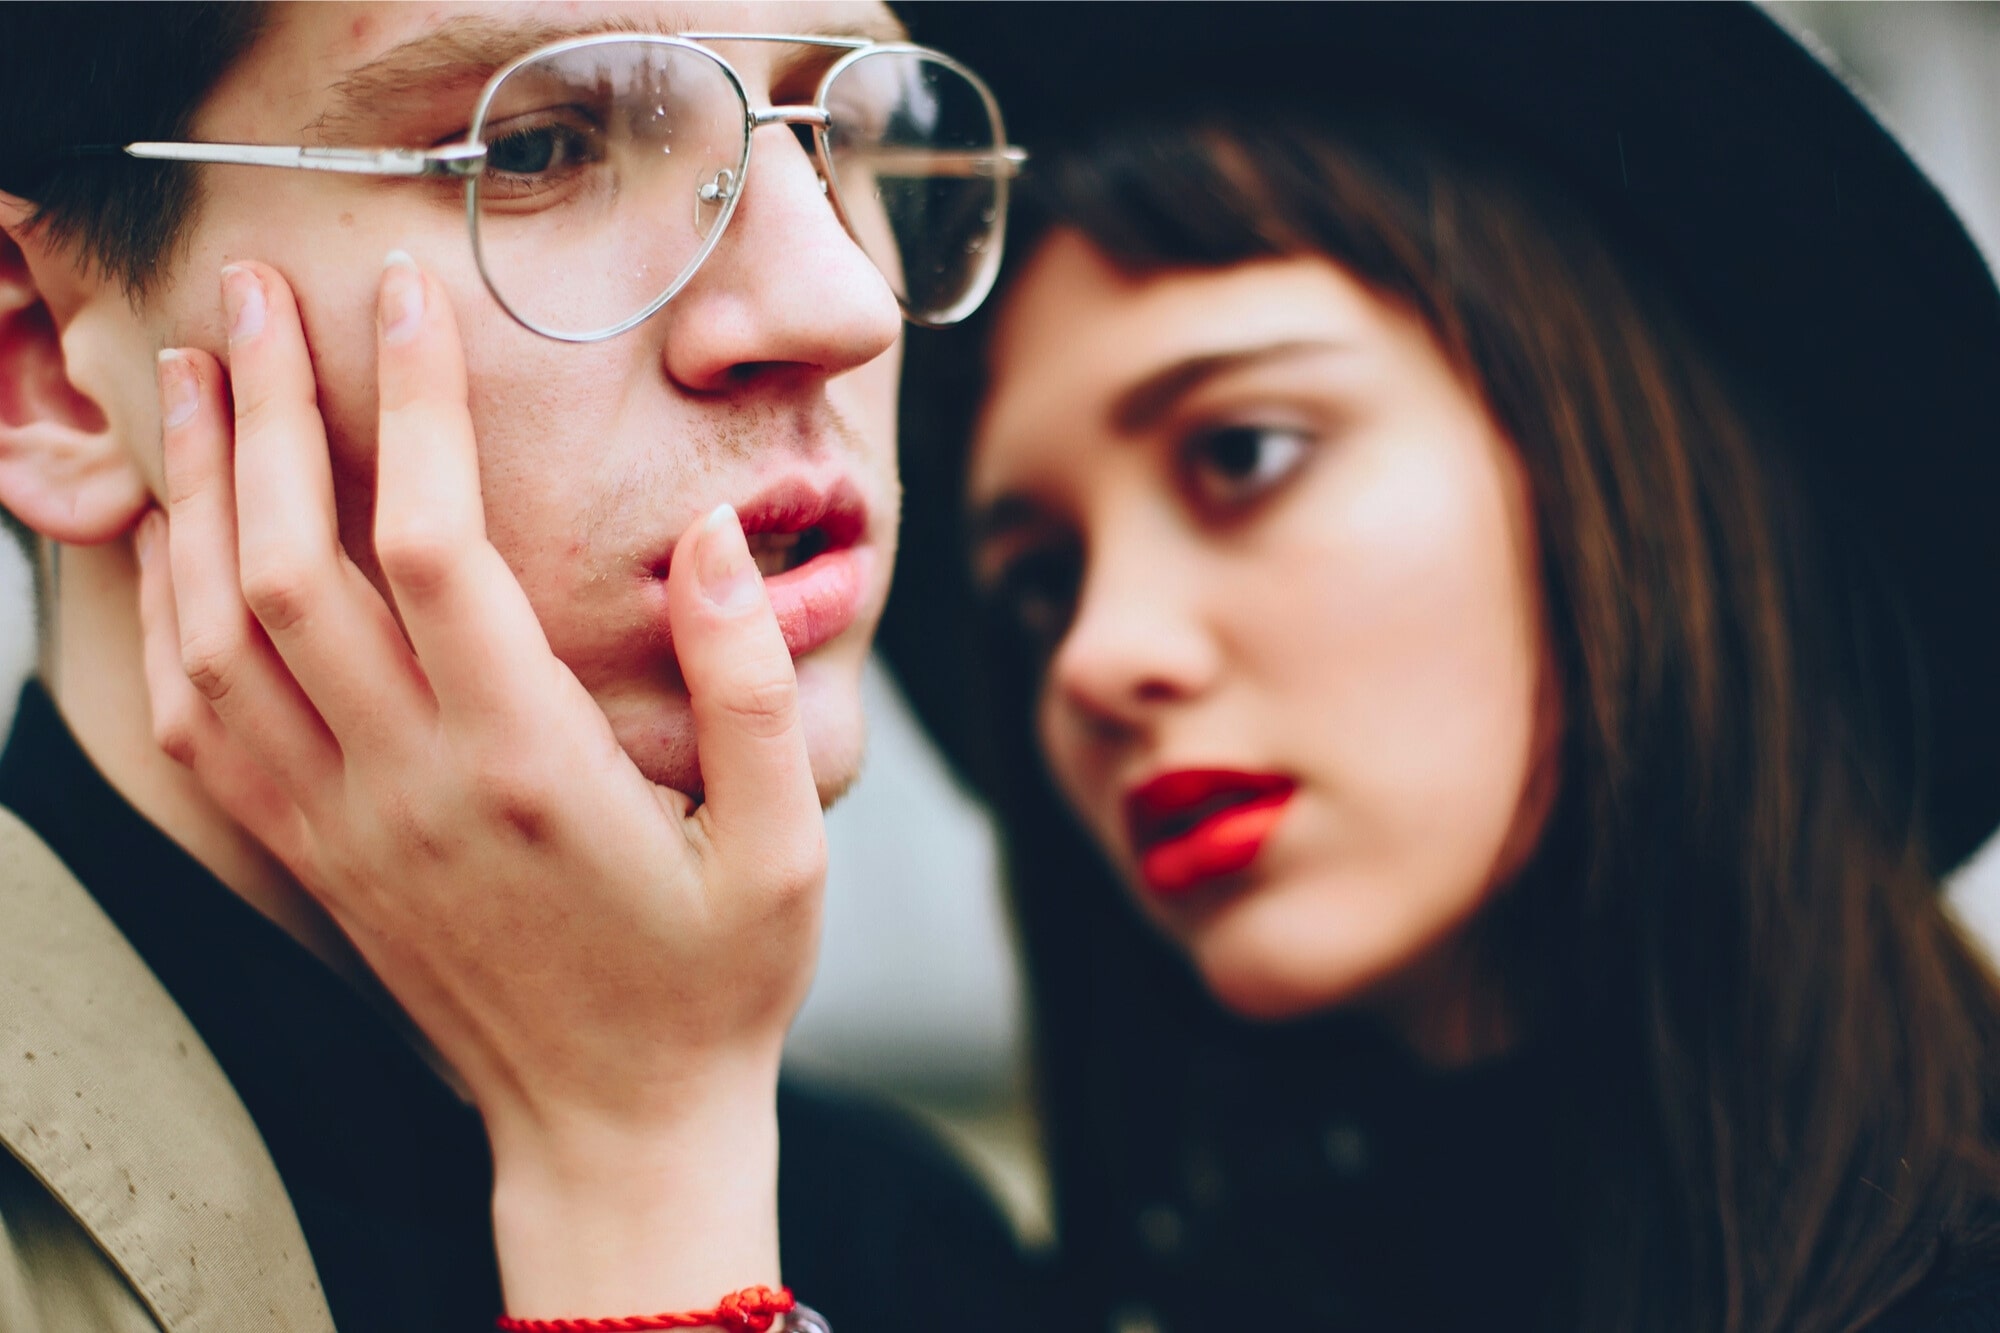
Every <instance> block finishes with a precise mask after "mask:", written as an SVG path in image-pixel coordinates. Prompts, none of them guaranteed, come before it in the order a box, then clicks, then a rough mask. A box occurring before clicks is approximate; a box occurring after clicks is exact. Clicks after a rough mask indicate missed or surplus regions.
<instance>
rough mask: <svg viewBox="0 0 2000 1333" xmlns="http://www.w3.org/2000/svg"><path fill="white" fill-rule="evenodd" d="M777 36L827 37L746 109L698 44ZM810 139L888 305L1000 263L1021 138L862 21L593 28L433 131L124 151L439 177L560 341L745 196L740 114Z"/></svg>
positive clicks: (732, 75) (630, 305)
mask: <svg viewBox="0 0 2000 1333" xmlns="http://www.w3.org/2000/svg"><path fill="white" fill-rule="evenodd" d="M710 41H732V42H735V41H744V42H749V41H780V42H791V43H797V44H801V45H806V46H818V47H827V48H832V49H835V50H838V51H840V52H841V53H842V54H840V55H839V57H838V58H837V59H836V60H835V61H834V63H833V64H832V65H831V66H829V67H828V69H827V71H826V73H825V75H823V76H822V77H821V79H820V82H819V89H818V93H817V95H816V96H815V97H814V99H813V101H812V103H811V104H810V105H805V106H773V107H767V108H764V109H762V110H757V109H753V108H752V107H751V105H750V99H749V96H748V94H747V93H745V91H744V87H743V81H742V79H741V78H740V77H739V76H738V75H737V73H736V71H735V69H734V68H732V67H731V66H730V64H729V62H728V61H726V60H724V59H723V58H722V57H721V56H720V55H718V54H717V53H716V52H714V51H712V50H710V49H709V48H708V47H706V46H702V45H699V44H698V43H700V42H710ZM768 125H785V126H788V127H792V128H793V130H794V132H795V133H797V134H798V135H799V137H800V139H801V140H802V141H804V142H808V143H809V144H810V148H811V151H812V152H813V153H814V156H815V158H816V166H817V169H818V171H819V174H820V181H821V184H822V187H823V188H824V189H825V191H826V193H827V195H828V198H829V200H830V201H831V203H832V205H833V208H834V210H835V212H836V213H837V214H838V215H839V217H840V220H841V223H842V224H843V225H844V226H845V227H846V229H847V232H848V234H849V235H850V236H852V237H853V238H854V241H855V243H856V244H857V245H859V246H860V247H861V250H862V251H863V253H865V254H866V255H867V256H868V258H869V259H870V260H871V261H872V262H873V263H874V264H875V266H876V268H877V269H879V270H880V271H881V273H882V276H883V277H884V278H886V279H887V280H888V283H889V286H890V287H891V288H892V289H893V290H894V291H895V294H896V298H897V301H898V302H899V303H900V304H901V306H902V308H903V313H904V315H905V316H906V317H907V318H909V319H910V320H911V321H913V322H915V323H918V324H926V325H944V324H951V323H954V322H956V321H958V320H960V319H963V318H964V317H965V316H966V315H969V314H970V313H972V311H973V310H974V309H976V308H977V307H978V305H979V303H980V301H981V300H983V299H984V298H985V296H986V293H987V291H988V290H989V289H990V288H991V287H992V285H993V279H994V275H995V273H996V272H997V271H998V268H999V263H1000V252H1001V245H1002V241H1003V238H1004V233H1005V227H1006V216H1007V193H1008V186H1009V183H1010V181H1011V180H1012V178H1013V177H1014V176H1015V175H1016V174H1017V173H1018V171H1019V169H1020V166H1021V163H1022V162H1024V161H1025V160H1026V154H1025V153H1024V152H1022V151H1021V150H1020V149H1018V148H1014V147H1011V146H1009V145H1008V144H1007V142H1006V133H1005V130H1004V128H1003V126H1002V124H1001V120H1000V109H999V107H998V105H997V104H996V103H995V102H994V100H993V94H992V93H991V92H990V91H989V90H988V89H987V87H986V85H985V84H984V83H982V82H980V80H979V78H978V76H976V75H975V74H973V73H972V71H970V70H968V69H966V68H965V67H964V66H963V65H960V64H959V63H958V62H957V61H955V60H953V59H951V57H949V56H946V55H944V54H942V53H941V52H937V51H932V50H929V49H927V48H925V47H920V46H912V45H908V44H905V43H885V42H875V41H870V40H867V39H861V38H841V37H801V36H779V35H775V34H763V33H758V34H745V33H695V34H688V35H685V36H679V37H666V36H650V35H637V34H626V33H618V34H608V35H602V36H590V37H579V38H574V39H571V40H568V41H562V42H557V43H555V44H553V45H550V46H545V47H542V48H541V49H539V50H536V51H531V52H529V53H528V54H527V55H525V56H522V57H520V58H519V59H518V60H515V61H514V62H513V63H511V64H509V65H507V66H505V67H504V68H502V69H501V70H500V71H499V72H498V73H496V74H494V75H493V77H492V78H491V79H489V80H488V81H487V83H486V86H485V88H484V90H483V91H482V92H481V93H480V95H479V100H478V103H477V105H476V107H475V109H474V111H473V115H472V124H471V128H470V129H469V130H468V131H467V133H466V137H465V139H464V140H463V141H462V142H457V143H447V144H442V145H439V146H438V147H435V148H426V149H411V148H320V147H282V146H275V145H262V144H222V143H134V144H127V145H126V146H125V152H127V153H129V154H131V155H132V156H134V157H141V158H151V159H168V160H174V161H181V162H206V163H221V164H236V165H244V166H274V167H294V168H301V169H305V170H313V171H334V172H345V173H351V174H359V175H375V176H420V177H421V176H428V177H446V178H458V179H462V180H463V181H464V182H465V216H466V222H467V225H468V227H469V228H470V230H471V235H472V250H473V255H474V258H475V260H476V261H477V263H478V266H479V272H480V276H481V277H482V278H483V279H484V280H485V282H486V286H487V289H488V290H489V291H491V292H492V293H493V298H494V300H496V301H498V302H499V303H500V305H501V307H502V308H503V309H505V310H506V311H507V313H508V314H509V315H511V316H513V317H514V319H515V320H517V321H518V322H519V323H521V324H523V325H525V326H526V327H527V328H529V329H532V330H533V331H534V332H536V333H539V334H543V335H545V336H547V337H550V338H556V339H559V340H561V341H564V342H596V341H598V340H600V339H604V338H610V337H613V336H614V335H616V334H619V333H623V332H625V331H626V330H627V329H630V328H632V327H633V326H634V325H636V324H638V323H639V322H640V321H642V320H644V319H646V318H647V317H648V316H650V315H652V314H653V313H655V312H656V311H658V310H659V309H660V307H662V306H664V305H665V304H666V303H667V302H668V301H669V300H671V299H672V298H673V296H674V294H675V293H676V292H678V291H680V290H681V288H682V287H684V286H686V285H687V283H688V281H689V280H690V279H691V278H692V277H693V276H694V274H695V271H696V270H697V269H699V268H700V267H701V263H702V260H704V259H705V258H707V257H708V254H709V252H710V251H712V250H713V249H714V248H715V245H716V243H717V241H719V240H720V239H721V236H722V232H723V229H724V228H725V227H726V226H728V224H729V219H730V217H731V215H732V214H734V212H735V211H736V206H737V203H738V202H739V201H740V200H741V199H742V197H743V184H744V177H745V174H746V173H747V172H748V171H749V168H750V146H751V141H752V139H753V137H754V133H755V131H757V130H759V129H761V128H763V127H765V126H768Z"/></svg>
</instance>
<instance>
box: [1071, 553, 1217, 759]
mask: <svg viewBox="0 0 2000 1333" xmlns="http://www.w3.org/2000/svg"><path fill="white" fill-rule="evenodd" d="M1220 666H1221V653H1220V650H1219V647H1218V645H1217V642H1216V640H1215V637H1214V635H1213V634H1211V633H1210V632H1209V628H1208V626H1207V624H1206V622H1205V618H1204V616H1203V614H1202V611H1201V605H1200V597H1199V590H1198V589H1197V588H1196V587H1195V586H1194V584H1193V583H1192V582H1191V581H1190V580H1188V579H1185V578H1182V577H1180V576H1179V575H1178V574H1177V573H1176V570H1175V565H1174V563H1173V562H1172V560H1171V559H1169V558H1162V552H1161V551H1160V549H1159V544H1157V543H1138V544H1132V543H1127V544H1126V545H1125V548H1124V549H1123V550H1122V551H1119V552H1118V553H1117V554H1115V555H1107V556H1106V557H1103V558H1100V559H1097V560H1094V561H1093V562H1092V564H1091V565H1090V567H1089V568H1087V569H1086V571H1085V577H1084V583H1083V586H1082V588H1081V589H1080V590H1079V594H1078V601H1077V605H1076V612H1075V615H1074V617H1073V618H1072V620H1071V622H1070V626H1069V630H1068V632H1067V633H1066V634H1065V635H1064V636H1063V639H1062V642H1061V643H1060V644H1058V645H1057V648H1056V653H1055V656H1054V658H1053V660H1052V661H1051V662H1050V665H1049V675H1048V683H1049V688H1050V691H1051V692H1052V696H1053V700H1054V701H1056V702H1058V703H1060V704H1061V705H1062V706H1064V707H1066V708H1069V709H1071V710H1074V711H1075V712H1076V713H1078V714H1079V715H1081V716H1082V717H1084V718H1086V719H1088V720H1090V721H1092V722H1094V723H1097V724H1099V725H1105V726H1112V727H1117V728H1134V727H1142V726H1144V725H1145V724H1146V723H1147V721H1148V720H1149V719H1150V718H1151V717H1153V716H1155V715H1156V714H1158V713H1159V712H1160V711H1161V710H1163V709H1165V708H1169V707H1171V706H1172V705H1174V704H1176V703H1180V702H1185V701H1187V700H1191V699H1194V698H1197V697H1199V696H1200V695H1201V694H1202V693H1203V692H1204V691H1206V690H1207V689H1208V688H1210V687H1211V686H1212V685H1213V684H1214V682H1215V678H1216V676H1217V673H1218V671H1219V669H1220Z"/></svg>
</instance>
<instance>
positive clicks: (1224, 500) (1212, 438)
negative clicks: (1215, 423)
mask: <svg viewBox="0 0 2000 1333" xmlns="http://www.w3.org/2000/svg"><path fill="white" fill-rule="evenodd" d="M1311 447H1312V437H1311V436H1309V435H1308V434H1307V433H1306V432H1304V431H1301V430H1295V429H1289V428H1286V427H1281V426H1258V425H1236V426H1221V427H1217V428H1215V429H1212V430H1205V431H1202V432H1201V433H1199V434H1197V435H1195V436H1194V437H1193V438H1192V439H1190V440H1188V441H1187V443H1186V444H1185V445H1184V446H1183V447H1182V455H1181V463H1182V467H1183V468H1184V469H1185V470H1186V473H1187V477H1188V481H1189V484H1190V485H1191V486H1192V487H1193V489H1194V492H1195V495H1196V496H1197V497H1198V498H1199V499H1200V500H1201V501H1202V502H1203V503H1204V504H1209V505H1215V506H1219V507H1223V508H1227V507H1229V506H1231V505H1237V504H1243V503H1246V502H1248V501H1250V500H1254V499H1256V498H1257V497H1258V496H1260V495H1262V494H1263V493H1264V492H1265V491H1267V490H1269V489H1270V488H1271V487H1273V486H1275V485H1277V484H1278V483H1279V482H1281V481H1283V480H1284V479H1285V478H1286V477H1289V476H1290V475H1291V474H1292V473H1293V472H1294V471H1296V470H1297V468H1298V466H1299V464H1300V463H1302V462H1304V461H1305V457H1306V453H1307V451H1308V450H1309V449H1311Z"/></svg>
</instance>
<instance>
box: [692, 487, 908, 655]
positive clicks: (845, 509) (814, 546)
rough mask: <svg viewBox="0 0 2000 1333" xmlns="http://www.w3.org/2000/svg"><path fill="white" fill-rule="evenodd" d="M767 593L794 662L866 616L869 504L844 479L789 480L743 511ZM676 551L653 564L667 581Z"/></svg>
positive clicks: (871, 558) (871, 556)
mask: <svg viewBox="0 0 2000 1333" xmlns="http://www.w3.org/2000/svg"><path fill="white" fill-rule="evenodd" d="M736 516H737V518H738V519H739V520H740V521H741V522H742V524H743V535H744V536H745V537H746V538H748V540H749V543H750V552H751V554H752V555H753V556H756V557H757V558H758V562H759V566H760V567H762V568H765V569H766V570H767V572H766V573H765V575H764V591H765V594H766V595H767V596H769V598H770V599H771V610H772V612H773V613H774V614H775V615H776V616H777V618H778V628H779V630H781V631H782V632H783V634H784V636H785V647H786V648H788V649H790V650H791V654H792V656H793V657H802V656H804V655H805V654H807V653H810V652H812V651H813V650H814V649H816V648H818V647H820V646H821V645H823V644H826V643H828V642H830V641H832V640H833V639H836V638H838V637H839V636H840V635H841V634H842V633H843V632H845V631H846V629H847V628H848V626H850V625H852V624H853V623H854V621H855V618H856V617H857V616H858V615H859V614H860V613H861V607H862V604H863V602H864V601H865V600H866V599H867V596H868V591H869V588H870V586H871V583H870V580H871V575H872V574H873V573H874V569H875V550H874V548H873V547H872V546H870V545H869V544H868V543H867V542H866V540H865V538H866V536H867V532H868V505H867V502H866V501H865V500H864V499H863V498H862V495H861V492H860V490H859V489H858V488H857V487H856V486H855V485H854V484H853V483H852V482H851V481H849V480H847V479H846V478H840V479H838V480H836V481H834V482H832V483H831V484H829V485H816V484H814V483H813V482H812V481H809V480H807V479H805V478H802V477H787V478H785V479H783V480H780V481H778V482H776V483H774V484H772V485H771V486H768V487H766V488H765V489H764V490H762V491H760V492H758V493H757V494H756V495H755V496H753V497H752V498H750V499H749V500H746V501H744V502H743V503H742V504H741V505H739V506H737V510H736ZM671 562H672V551H671V548H670V549H669V551H668V553H667V554H666V555H665V556H663V557H662V558H661V559H659V560H658V561H655V562H654V564H653V576H654V577H655V578H656V579H658V580H660V581H661V582H662V583H664V582H665V580H666V577H667V570H668V568H669V566H670V564H671Z"/></svg>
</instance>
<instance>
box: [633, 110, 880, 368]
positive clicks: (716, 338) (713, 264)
mask: <svg viewBox="0 0 2000 1333" xmlns="http://www.w3.org/2000/svg"><path fill="white" fill-rule="evenodd" d="M755 136H756V137H755V139H754V140H753V143H752V147H751V152H750V167H749V170H748V171H747V172H746V173H745V176H744V181H743V187H742V188H743V196H742V198H741V199H740V200H739V201H738V203H737V206H736V212H735V213H734V215H733V216H732V217H731V218H730V220H729V225H728V228H727V230H726V231H724V233H723V235H722V238H721V240H719V241H718V242H717V243H716V247H715V249H714V251H713V252H712V253H710V255H709V256H708V259H707V260H706V262H704V263H703V264H702V267H701V270H700V271H699V272H698V273H696V274H695V276H694V279H693V280H692V281H691V282H689V284H688V285H687V287H686V288H685V289H683V290H682V291H681V293H680V294H679V295H677V296H676V297H675V298H674V299H673V300H672V301H671V302H669V303H668V304H667V307H666V309H665V310H664V311H663V312H662V314H663V315H664V317H665V321H666V329H665V331H664V332H665V344H666V345H665V351H664V357H665V361H666V367H667V373H668V374H669V375H670V376H671V377H672V378H673V380H674V381H675V382H676V383H677V384H680V385H681V386H682V387H684V388H686V389H689V390H691V391H694V392H698V393H709V392H715V391H718V390H722V389H726V388H731V387H738V386H741V385H742V384H743V383H744V381H745V380H746V379H747V378H754V377H763V376H766V375H769V374H772V373H782V372H797V371H804V372H806V373H808V374H814V375H818V376H833V375H838V374H840V373H841V372H842V371H846V370H851V369H853V368H854V367H856V366H859V365H863V364H865V363H867V362H869V361H872V360H874V359H875V358H876V357H878V356H880V355H881V354H882V353H883V352H885V351H887V350H888V349H889V348H890V347H892V346H893V345H894V344H895V341H896V338H897V336H898V334H899V333H900V332H901V331H902V312H901V310H900V309H899V308H898V306H897V304H896V298H895V294H894V293H893V292H891V291H890V289H889V284H888V282H887V281H886V280H885V279H884V278H883V276H882V274H881V273H880V271H878V270H877V269H876V267H875V265H874V264H873V263H872V262H870V260H869V259H868V257H867V256H866V255H865V254H863V253H862V251H861V247H860V246H858V245H856V244H855V243H854V239H853V238H852V237H851V236H849V235H848V233H847V230H846V228H844V227H843V226H842V225H841V223H840V218H839V216H838V215H837V214H836V213H835V212H834V208H833V201H832V200H831V199H829V198H828V197H827V193H826V190H825V188H824V186H823V185H822V183H821V181H820V177H819V173H818V171H817V170H816V169H815V167H814V162H813V158H812V157H811V155H810V154H809V153H808V152H807V150H806V148H805V146H804V145H803V144H802V143H801V142H800V139H799V137H798V136H796V135H795V133H794V131H793V129H792V127H790V126H788V125H784V124H772V125H767V126H762V127H760V128H758V129H757V130H756V131H755Z"/></svg>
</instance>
